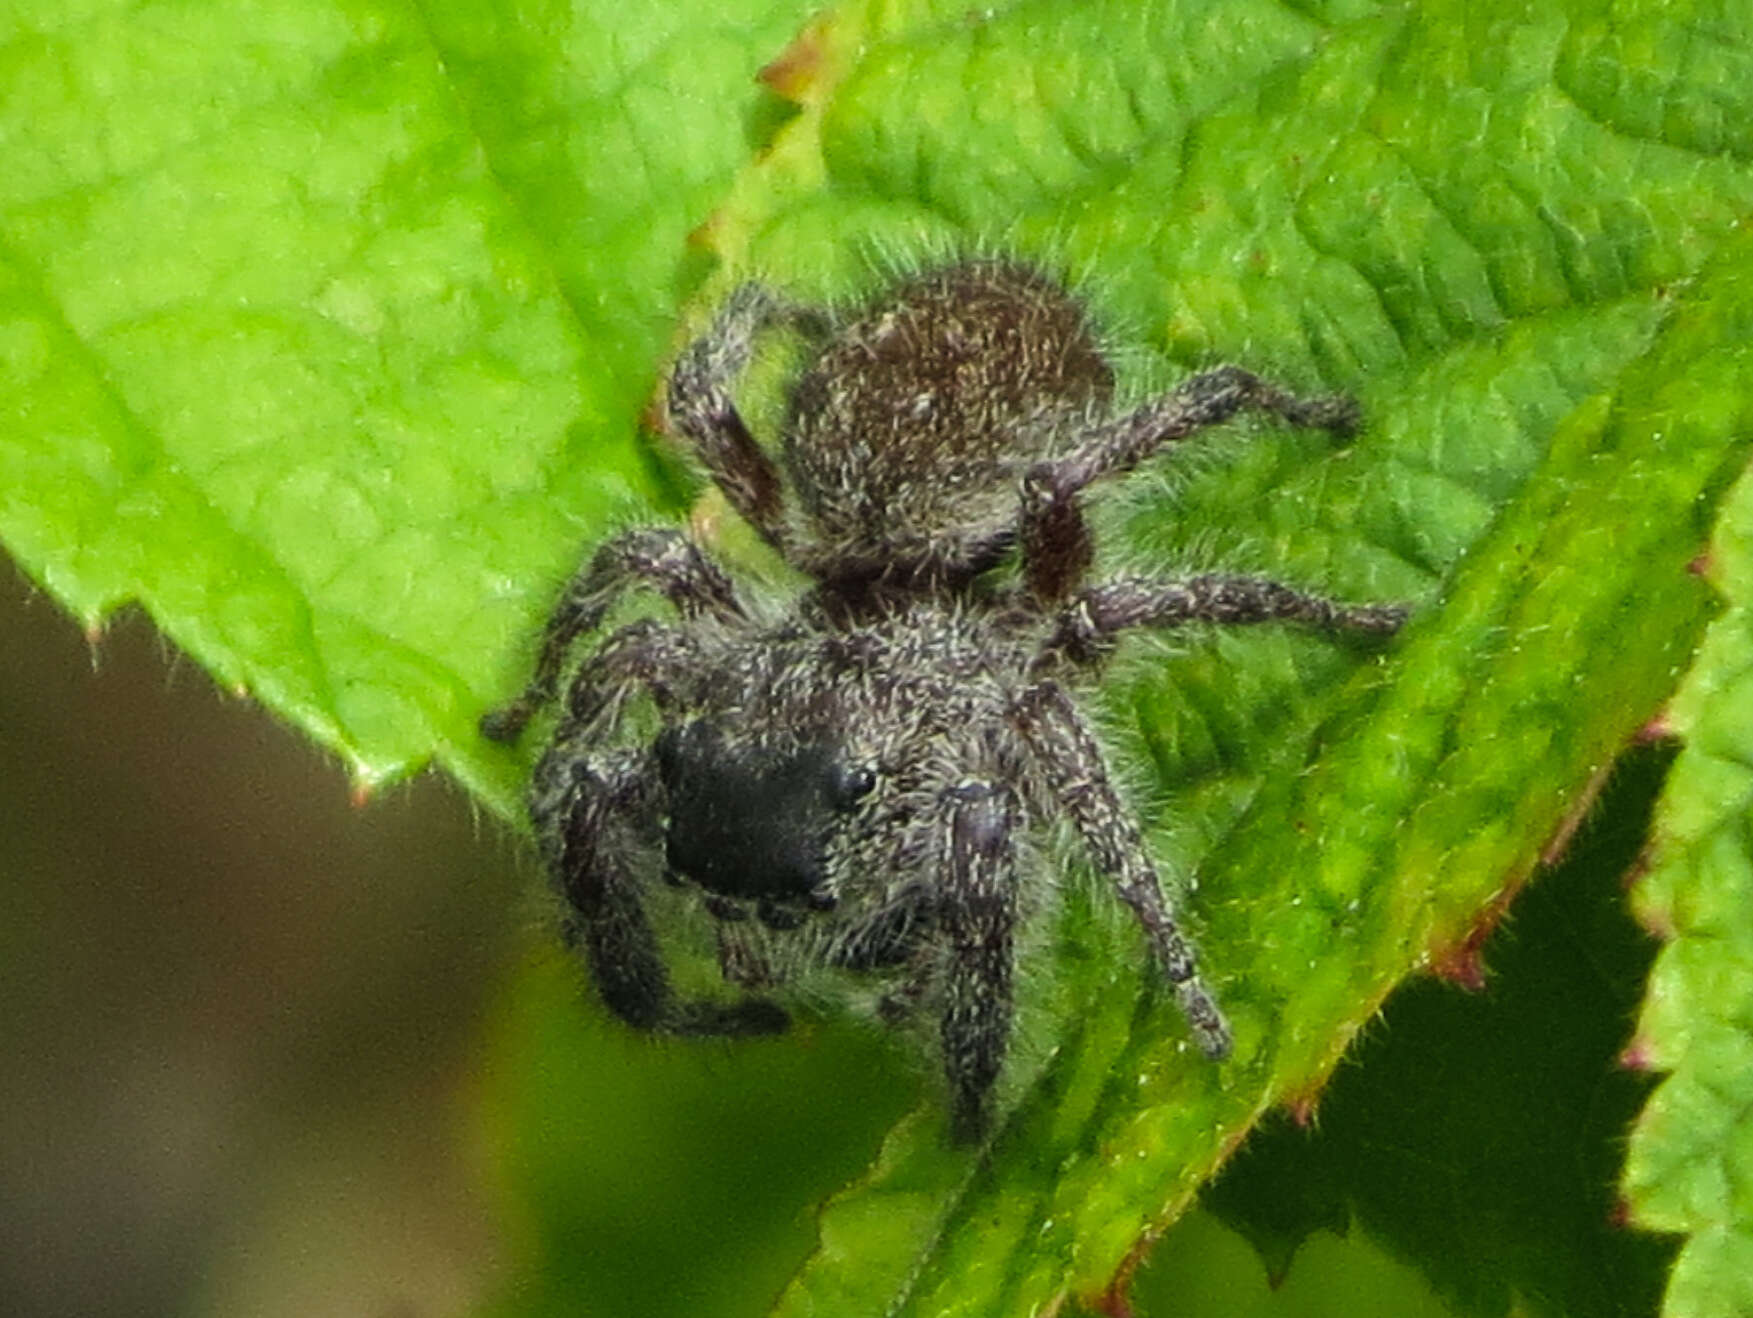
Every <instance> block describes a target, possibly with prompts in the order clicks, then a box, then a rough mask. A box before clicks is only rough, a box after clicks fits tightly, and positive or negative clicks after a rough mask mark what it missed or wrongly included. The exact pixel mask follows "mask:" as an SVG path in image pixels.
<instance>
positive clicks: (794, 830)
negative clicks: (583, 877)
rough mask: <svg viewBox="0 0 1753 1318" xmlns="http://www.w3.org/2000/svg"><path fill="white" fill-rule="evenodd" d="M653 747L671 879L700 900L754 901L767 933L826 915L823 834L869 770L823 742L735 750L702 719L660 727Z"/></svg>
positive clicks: (860, 789) (830, 901)
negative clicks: (694, 888) (807, 912)
mask: <svg viewBox="0 0 1753 1318" xmlns="http://www.w3.org/2000/svg"><path fill="white" fill-rule="evenodd" d="M654 749H655V751H656V752H657V763H658V772H659V776H660V777H661V779H662V781H663V785H664V789H665V791H666V792H667V793H668V796H669V823H668V826H667V828H666V830H665V846H664V851H665V859H666V860H667V861H668V863H669V867H670V869H671V870H672V871H674V872H675V873H676V874H679V875H683V876H686V877H687V878H689V879H691V880H693V881H694V882H695V883H697V884H699V885H700V886H701V887H702V888H704V889H706V890H707V891H708V892H712V893H717V894H719V895H720V896H723V897H728V898H732V899H733V900H736V901H754V902H757V903H758V904H759V909H760V912H761V914H762V917H763V919H764V920H765V922H766V923H768V924H770V925H771V924H774V923H775V920H777V921H779V922H780V923H782V924H783V923H786V922H787V921H788V920H791V919H792V918H793V915H794V912H795V911H796V910H797V908H803V907H808V908H811V909H815V910H829V909H832V907H833V905H834V896H833V893H832V891H831V889H830V888H829V887H828V870H827V856H826V843H827V838H828V831H829V829H830V827H831V826H832V824H833V823H834V820H835V816H836V815H838V814H840V813H842V812H844V811H846V810H849V809H851V808H852V807H853V806H854V805H856V804H857V802H858V800H859V798H860V797H862V796H863V795H864V794H865V793H866V792H868V791H869V790H870V787H871V785H872V784H873V783H874V781H875V780H874V778H873V777H872V776H871V775H870V772H869V771H868V770H864V769H859V768H856V767H853V766H850V765H848V764H847V763H846V762H845V760H844V758H843V757H842V756H841V755H840V754H839V752H838V751H837V749H836V748H835V747H833V746H831V745H827V744H822V743H813V744H806V745H803V746H800V747H796V748H793V749H784V750H781V749H775V748H771V747H764V746H754V747H743V748H737V747H733V746H731V745H728V744H727V743H726V741H725V738H724V735H723V734H722V733H721V732H720V731H719V729H718V728H717V727H716V726H715V725H714V724H713V723H712V722H711V721H710V720H708V719H696V720H695V721H694V722H692V723H689V724H686V725H684V726H674V725H672V726H671V727H668V728H665V729H664V730H663V732H661V733H660V734H659V735H658V738H657V741H656V743H655V746H654ZM796 918H797V919H798V920H801V916H797V917H796ZM787 927H795V926H794V924H789V925H787Z"/></svg>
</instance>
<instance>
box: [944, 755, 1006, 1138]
mask: <svg viewBox="0 0 1753 1318" xmlns="http://www.w3.org/2000/svg"><path fill="white" fill-rule="evenodd" d="M946 805H947V807H948V810H947V820H946V827H945V829H944V831H943V833H942V835H941V836H942V838H943V841H944V847H945V855H944V856H943V858H942V863H941V867H940V871H939V872H940V873H941V875H942V888H941V890H940V892H939V894H938V903H937V907H938V927H939V931H940V936H941V937H942V939H943V941H944V942H945V943H947V944H948V950H949V957H948V965H947V968H946V969H945V970H944V972H943V974H944V980H943V984H942V995H943V1019H942V1023H941V1030H942V1036H941V1037H942V1043H943V1061H944V1071H945V1073H946V1075H947V1076H948V1078H949V1083H950V1134H951V1137H952V1138H953V1139H954V1140H955V1141H956V1142H957V1143H961V1144H967V1143H973V1142H974V1141H976V1140H979V1139H980V1138H981V1137H983V1136H984V1135H985V1133H986V1130H987V1128H988V1126H989V1124H990V1122H991V1113H992V1086H993V1085H994V1084H995V1083H996V1082H997V1080H998V1073H999V1070H1000V1069H1001V1068H1002V1067H1003V1065H1004V1054H1005V1050H1006V1049H1007V1047H1008V1046H1009V1043H1010V1027H1011V1016H1012V1011H1013V1005H1012V1004H1013V992H1012V980H1013V977H1014V973H1015V969H1016V945H1015V941H1014V930H1015V925H1016V841H1015V836H1014V835H1015V831H1016V826H1017V811H1016V805H1015V803H1014V802H1013V801H1012V800H1011V798H1010V797H1009V796H1008V795H1007V794H1006V793H1004V792H1003V791H1001V790H1000V789H998V788H996V787H993V786H991V785H989V784H986V783H968V784H963V785H962V786H959V787H956V788H953V789H952V790H951V791H950V792H949V793H948V794H947V796H946Z"/></svg>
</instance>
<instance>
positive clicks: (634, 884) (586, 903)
mask: <svg viewBox="0 0 1753 1318" xmlns="http://www.w3.org/2000/svg"><path fill="white" fill-rule="evenodd" d="M700 667H701V663H700V657H699V653H698V647H697V646H696V645H695V644H694V643H693V642H691V641H690V640H689V638H688V637H687V636H686V634H684V633H681V632H678V631H676V630H674V629H672V628H666V627H662V626H659V625H658V624H656V623H654V622H651V621H649V620H646V621H643V622H636V623H632V624H630V625H628V626H626V627H623V628H622V629H621V630H620V631H618V632H616V633H615V634H614V635H613V636H611V637H610V638H609V639H608V641H606V642H605V643H604V644H603V647H602V648H601V649H600V650H599V651H598V652H597V653H596V654H595V655H593V656H592V657H591V659H590V661H589V662H587V663H586V664H585V665H584V666H583V667H582V668H581V669H580V670H579V672H578V676H577V677H576V678H575V679H574V680H573V683H572V687H571V689H570V690H569V691H568V693H567V700H566V704H567V709H566V714H565V717H564V718H563V720H562V722H561V725H560V728H559V731H558V733H557V735H556V736H555V739H554V743H553V745H552V746H550V747H549V748H548V751H547V753H546V754H545V755H543V756H542V758H541V760H540V761H539V762H538V763H537V765H536V771H535V775H534V777H533V778H532V780H531V784H530V821H531V823H532V824H533V825H534V827H535V831H536V836H537V837H538V838H539V839H540V840H541V844H542V854H543V859H544V860H545V861H546V862H547V867H548V873H549V874H550V876H551V877H552V879H553V882H554V886H555V888H556V889H557V890H558V891H559V893H560V895H561V897H562V898H563V899H564V900H565V903H566V923H565V932H566V938H567V942H568V944H569V945H571V946H573V947H576V948H579V949H581V950H582V951H583V953H584V956H585V960H586V963H587V964H588V965H589V967H590V972H591V978H592V979H593V980H594V981H595V982H596V985H597V989H598V991H599V992H600V993H601V995H602V999H603V1003H604V1005H606V1006H607V1007H608V1008H609V1010H610V1011H612V1012H614V1013H615V1015H617V1016H619V1017H620V1018H621V1019H622V1020H624V1021H626V1022H627V1023H628V1024H629V1025H633V1026H636V1027H637V1028H639V1029H643V1030H652V1031H659V1032H663V1033H669V1034H773V1033H777V1032H779V1031H781V1030H783V1029H785V1027H786V1025H787V1023H788V1018H787V1017H786V1014H785V1012H784V1011H783V1010H782V1009H781V1008H779V1007H777V1006H775V1005H774V1004H773V1003H770V1002H767V1001H765V1000H763V999H760V998H748V999H745V1000H744V1001H742V1002H739V1003H734V1004H728V1005H724V1004H719V1003H714V1002H707V1001H689V1000H683V999H678V998H677V997H676V996H675V994H674V992H673V990H672V989H671V987H670V982H669V975H668V973H667V972H666V971H665V969H664V965H663V959H662V956H661V954H660V949H659V947H658V943H657V937H656V935H655V934H654V933H653V932H652V928H651V923H650V921H649V920H648V919H647V918H646V915H645V909H644V904H643V903H642V902H641V900H640V895H639V886H640V872H641V870H642V869H648V868H649V858H650V857H652V856H653V855H655V854H658V853H659V851H660V849H661V847H662V838H663V829H662V823H661V814H662V810H663V787H662V778H661V773H660V771H659V768H658V763H657V756H656V753H655V752H654V751H652V750H650V749H648V748H641V749H630V750H620V751H613V752H603V751H600V750H598V749H597V748H598V747H600V746H601V744H602V742H603V738H604V733H605V731H606V730H611V729H612V728H613V727H614V725H615V724H616V723H617V722H618V721H619V718H620V713H621V710H622V708H623V707H624V705H625V704H626V702H627V700H628V699H630V698H631V697H632V696H633V695H634V694H636V693H637V692H639V691H641V690H644V691H648V692H650V693H651V695H652V697H653V699H654V700H655V701H656V702H657V705H658V707H659V708H660V709H664V710H673V709H675V708H677V707H678V705H679V704H680V703H681V702H682V701H683V700H685V698H686V696H687V693H688V692H689V690H691V689H692V688H693V687H694V686H696V685H697V684H698V682H699V681H700V680H701V673H700Z"/></svg>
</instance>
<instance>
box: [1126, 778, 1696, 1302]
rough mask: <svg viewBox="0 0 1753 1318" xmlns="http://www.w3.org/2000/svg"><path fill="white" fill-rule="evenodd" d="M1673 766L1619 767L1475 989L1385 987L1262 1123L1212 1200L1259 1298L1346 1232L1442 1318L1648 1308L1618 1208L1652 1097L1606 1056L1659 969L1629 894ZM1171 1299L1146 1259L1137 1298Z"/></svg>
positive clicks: (1653, 1252) (1642, 1244)
mask: <svg viewBox="0 0 1753 1318" xmlns="http://www.w3.org/2000/svg"><path fill="white" fill-rule="evenodd" d="M1670 758H1671V756H1669V755H1666V754H1659V753H1656V752H1654V751H1653V750H1652V749H1649V748H1646V749H1644V750H1642V751H1641V752H1637V753H1633V754H1630V755H1627V756H1626V757H1624V759H1623V760H1622V761H1621V763H1620V764H1619V765H1618V766H1617V767H1616V768H1615V771H1614V774H1613V781H1612V782H1611V783H1610V784H1609V786H1608V788H1607V790H1606V791H1605V792H1603V794H1602V797H1601V800H1600V802H1599V804H1598V805H1597V807H1596V808H1595V810H1594V811H1593V812H1592V815H1593V817H1592V819H1591V822H1590V824H1589V825H1588V826H1587V827H1586V829H1585V831H1584V832H1583V833H1582V834H1581V836H1580V837H1579V840H1578V844H1577V845H1576V847H1574V848H1573V849H1572V851H1571V853H1570V854H1569V855H1568V856H1566V858H1565V861H1564V863H1563V864H1562V865H1561V866H1559V867H1558V869H1557V870H1556V871H1555V872H1554V873H1552V874H1551V875H1549V876H1547V877H1543V878H1542V879H1541V880H1540V882H1539V883H1538V884H1536V885H1535V886H1534V887H1533V888H1532V889H1531V890H1530V891H1529V892H1527V893H1526V894H1525V895H1524V896H1523V897H1522V898H1521V899H1519V900H1518V901H1517V902H1516V905H1515V910H1514V912H1513V915H1512V917H1511V919H1509V920H1508V921H1506V923H1505V927H1503V928H1500V929H1499V930H1498V932H1497V933H1496V934H1495V935H1494V936H1493V937H1492V939H1491V941H1490V942H1489V943H1488V944H1487V945H1486V947H1485V948H1484V960H1485V965H1486V966H1487V967H1488V969H1489V976H1488V979H1487V981H1486V988H1485V991H1479V992H1473V993H1463V992H1460V991H1458V990H1457V989H1456V988H1455V987H1454V986H1451V985H1447V984H1441V983H1437V982H1434V981H1430V980H1425V981H1422V982H1418V983H1414V984H1410V985H1407V986H1406V987H1405V988H1403V989H1401V990H1400V991H1399V992H1398V993H1396V994H1395V995H1394V997H1393V998H1391V999H1390V1000H1389V1002H1388V1004H1387V1007H1386V1009H1385V1011H1384V1012H1383V1014H1382V1019H1381V1021H1380V1022H1379V1023H1377V1024H1376V1025H1374V1026H1372V1027H1371V1028H1370V1029H1369V1030H1368V1031H1367V1036H1366V1038H1365V1039H1364V1040H1363V1041H1362V1042H1361V1043H1360V1045H1359V1047H1358V1048H1357V1049H1356V1050H1355V1051H1354V1052H1353V1053H1352V1054H1351V1055H1350V1056H1349V1057H1348V1058H1347V1059H1346V1062H1345V1064H1344V1065H1342V1066H1341V1067H1340V1068H1339V1070H1338V1071H1337V1073H1336V1074H1335V1075H1334V1077H1333V1083H1332V1084H1331V1086H1329V1088H1328V1090H1327V1091H1326V1093H1324V1094H1323V1095H1322V1098H1321V1104H1320V1109H1319V1112H1318V1114H1316V1115H1315V1116H1314V1118H1313V1119H1312V1120H1310V1121H1308V1123H1307V1124H1306V1126H1298V1125H1296V1124H1295V1123H1293V1122H1291V1121H1290V1120H1288V1119H1281V1120H1275V1121H1273V1122H1270V1123H1268V1125H1267V1127H1266V1128H1265V1129H1263V1130H1261V1131H1260V1132H1259V1134H1258V1135H1256V1137H1255V1138H1254V1139H1253V1140H1251V1141H1250V1142H1249V1143H1248V1145H1247V1146H1246V1147H1245V1148H1244V1149H1243V1151H1242V1153H1241V1155H1240V1156H1239V1157H1237V1158H1236V1159H1235V1160H1234V1161H1233V1162H1232V1163H1231V1164H1230V1165H1229V1166H1228V1167H1226V1168H1225V1169H1224V1171H1223V1174H1222V1176H1221V1177H1219V1179H1218V1180H1217V1182H1216V1183H1215V1184H1214V1185H1212V1186H1210V1187H1208V1188H1207V1190H1206V1192H1205V1195H1204V1204H1205V1206H1206V1207H1207V1208H1209V1209H1212V1210H1213V1211H1215V1212H1216V1213H1218V1214H1219V1215H1220V1216H1221V1217H1222V1218H1223V1219H1224V1220H1225V1221H1226V1222H1228V1223H1230V1224H1232V1225H1234V1226H1235V1227H1237V1228H1238V1229H1239V1230H1241V1231H1242V1232H1243V1233H1244V1234H1245V1235H1246V1236H1247V1237H1248V1238H1249V1239H1250V1240H1252V1241H1254V1242H1255V1244H1256V1245H1257V1246H1258V1247H1259V1249H1260V1252H1261V1255H1262V1257H1263V1258H1264V1259H1266V1260H1267V1262H1268V1265H1269V1268H1270V1271H1271V1274H1272V1276H1273V1277H1274V1279H1275V1280H1276V1279H1282V1278H1283V1277H1284V1276H1285V1274H1286V1273H1289V1275H1290V1276H1291V1277H1293V1278H1295V1277H1297V1275H1298V1272H1299V1271H1300V1270H1301V1268H1302V1260H1301V1258H1300V1250H1301V1247H1302V1246H1303V1244H1304V1241H1305V1240H1306V1239H1307V1237H1309V1236H1310V1235H1311V1234H1312V1233H1314V1232H1316V1231H1318V1230H1323V1229H1325V1230H1333V1231H1338V1232H1341V1233H1344V1232H1347V1231H1349V1230H1351V1229H1352V1228H1354V1227H1355V1228H1356V1229H1357V1230H1360V1231H1361V1232H1363V1233H1364V1234H1365V1235H1366V1236H1367V1237H1369V1238H1370V1239H1373V1240H1377V1241H1381V1242H1383V1243H1385V1244H1386V1245H1388V1246H1390V1247H1391V1248H1392V1249H1393V1251H1394V1252H1395V1253H1396V1254H1397V1255H1399V1256H1400V1257H1402V1258H1407V1259H1411V1260H1415V1261H1416V1262H1417V1263H1418V1265H1419V1267H1420V1269H1421V1270H1422V1271H1423V1273H1424V1274H1425V1275H1426V1276H1427V1277H1429V1278H1431V1280H1432V1281H1433V1283H1434V1284H1435V1285H1436V1286H1438V1287H1439V1288H1440V1290H1441V1292H1442V1294H1443V1295H1444V1297H1445V1298H1447V1299H1448V1300H1449V1302H1450V1303H1451V1304H1452V1305H1453V1306H1454V1312H1456V1313H1458V1314H1477V1315H1502V1314H1506V1313H1510V1312H1535V1313H1549V1314H1564V1315H1569V1316H1570V1318H1618V1316H1619V1315H1625V1316H1626V1318H1634V1316H1636V1315H1643V1314H1650V1313H1654V1312H1655V1311H1656V1309H1657V1306H1658V1302H1659V1300H1660V1296H1661V1290H1662V1285H1663V1282H1664V1281H1665V1279H1666V1274H1667V1267H1668V1264H1669V1263H1670V1262H1671V1261H1672V1257H1673V1253H1674V1251H1673V1249H1672V1247H1671V1245H1670V1242H1668V1241H1666V1240H1662V1239H1660V1238H1657V1237H1654V1236H1649V1235H1645V1234H1643V1233H1641V1232H1636V1231H1632V1230H1628V1229H1626V1227H1625V1226H1624V1224H1623V1223H1622V1222H1616V1221H1615V1219H1616V1217H1617V1216H1618V1214H1617V1213H1616V1212H1615V1204H1614V1201H1613V1181H1614V1177H1615V1175H1616V1173H1617V1171H1618V1167H1619V1163H1620V1161H1621V1160H1622V1158H1623V1154H1624V1149H1623V1145H1624V1132H1625V1129H1626V1127H1627V1126H1628V1125H1629V1124H1630V1121H1631V1119H1632V1117H1633V1116H1634V1115H1635V1114H1636V1112H1637V1109H1638V1107H1639V1106H1640V1105H1641V1103H1642V1101H1643V1099H1644V1097H1645V1096H1646V1095H1647V1093H1648V1091H1649V1083H1648V1081H1647V1080H1645V1079H1644V1078H1643V1077H1640V1076H1637V1075H1634V1074H1632V1073H1629V1072H1627V1071H1625V1070H1624V1069H1622V1068H1620V1067H1618V1066H1616V1065H1615V1058H1616V1055H1617V1054H1618V1052H1619V1051H1620V1049H1621V1048H1622V1046H1623V1044H1624V1038H1625V1027H1626V1021H1627V1020H1628V1019H1629V1018H1630V1016H1631V1014H1632V1012H1633V1011H1634V1010H1635V1007H1636V1002H1637V994H1638V985H1640V984H1641V983H1642V981H1643V978H1644V975H1645V974H1646V973H1647V972H1648V969H1649V964H1650V962H1651V960H1652V959H1653V957H1654V948H1653V946H1652V945H1651V942H1650V940H1649V938H1648V937H1647V936H1646V935H1645V934H1644V933H1643V932H1642V930H1640V929H1639V928H1638V927H1637V926H1636V924H1635V923H1634V922H1633V921H1632V919H1631V917H1630V914H1629V912H1627V911H1626V909H1625V904H1624V901H1623V881H1624V878H1625V876H1626V874H1627V872H1628V871H1629V870H1630V869H1631V867H1632V865H1633V864H1634V863H1635V861H1636V859H1637V857H1638V854H1639V852H1640V851H1641V849H1642V847H1643V844H1644V835H1645V830H1646V829H1647V827H1648V824H1649V817H1650V812H1651V809H1652V808H1653V805H1654V800H1655V795H1656V790H1657V788H1658V787H1659V785H1660V783H1661V779H1662V775H1663V773H1664V772H1665V770H1666V768H1667V765H1668V761H1669V759H1670ZM1178 1229H1179V1228H1177V1230H1178ZM1293 1256H1298V1257H1296V1259H1295V1262H1293ZM1183 1280H1184V1278H1182V1277H1180V1276H1177V1275H1171V1274H1169V1273H1167V1272H1166V1271H1165V1270H1163V1269H1161V1268H1159V1267H1158V1266H1157V1264H1156V1261H1155V1259H1154V1258H1153V1260H1152V1263H1151V1264H1150V1265H1148V1266H1147V1268H1146V1271H1145V1273H1144V1274H1143V1275H1141V1276H1140V1278H1139V1284H1138V1287H1137V1298H1138V1299H1139V1300H1140V1301H1141V1302H1145V1301H1147V1297H1149V1296H1151V1295H1157V1296H1162V1297H1164V1298H1165V1299H1166V1298H1167V1297H1168V1296H1170V1295H1172V1294H1174V1293H1175V1290H1176V1288H1177V1286H1178V1285H1179V1284H1180V1283H1181V1282H1182V1281H1183ZM1145 1311H1146V1312H1156V1311H1157V1310H1155V1309H1150V1308H1149V1307H1148V1306H1147V1307H1146V1309H1145ZM1160 1311H1161V1312H1163V1313H1170V1312H1173V1310H1172V1309H1171V1308H1170V1307H1169V1306H1168V1305H1167V1304H1164V1305H1162V1306H1161V1308H1160Z"/></svg>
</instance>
